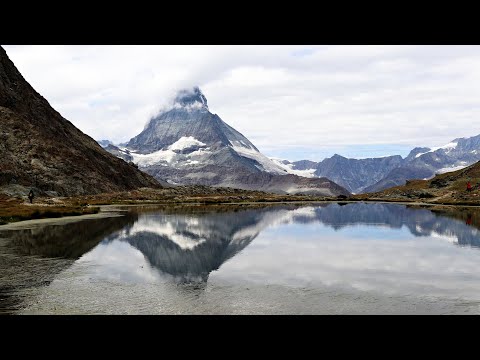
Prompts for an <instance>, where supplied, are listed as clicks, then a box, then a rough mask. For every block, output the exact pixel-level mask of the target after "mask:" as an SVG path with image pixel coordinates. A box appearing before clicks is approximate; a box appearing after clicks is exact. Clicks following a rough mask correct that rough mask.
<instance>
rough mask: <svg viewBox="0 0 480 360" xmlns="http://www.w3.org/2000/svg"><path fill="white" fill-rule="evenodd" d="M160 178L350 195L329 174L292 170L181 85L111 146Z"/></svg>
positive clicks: (202, 97) (197, 93) (197, 91)
mask: <svg viewBox="0 0 480 360" xmlns="http://www.w3.org/2000/svg"><path fill="white" fill-rule="evenodd" d="M106 150H108V151H110V152H111V153H112V154H114V155H116V156H119V157H122V158H123V159H125V160H126V161H133V163H135V164H137V165H138V166H139V168H140V169H141V170H143V171H145V172H147V173H148V174H150V175H152V176H154V177H155V178H157V179H159V180H166V181H168V182H169V183H172V184H182V185H190V184H200V185H209V186H224V187H234V188H239V189H245V190H263V191H269V192H276V193H291V194H315V195H323V196H337V195H348V194H349V193H348V191H347V190H345V189H344V188H342V187H341V186H338V185H337V184H335V183H333V182H331V181H330V180H328V179H326V178H306V177H302V176H297V175H295V174H291V175H288V171H287V169H288V167H286V165H285V164H279V163H278V162H275V161H273V160H271V159H269V158H268V157H266V156H265V155H263V154H262V153H261V152H260V151H259V150H258V149H257V148H256V147H255V145H253V144H252V142H250V141H249V140H248V139H247V138H246V137H245V136H244V135H243V134H241V133H240V132H238V131H237V130H235V129H234V128H232V127H231V126H229V125H228V124H227V123H225V122H224V121H223V120H222V119H221V118H220V117H219V116H218V115H217V114H212V113H211V112H210V110H209V107H208V102H207V99H206V97H205V95H204V94H203V93H202V92H201V90H200V89H199V88H198V87H194V88H193V89H188V90H181V91H179V92H178V93H177V94H176V97H175V98H174V100H173V102H172V104H171V105H170V106H169V107H168V108H165V109H163V110H162V111H161V112H160V113H159V114H158V115H157V116H155V117H153V118H152V119H151V120H150V121H149V122H148V124H147V125H146V127H145V129H144V130H143V131H142V132H141V133H140V134H138V135H137V136H135V137H134V138H132V139H131V140H130V141H129V142H128V143H127V144H126V146H120V145H119V146H118V147H111V146H109V147H107V148H106Z"/></svg>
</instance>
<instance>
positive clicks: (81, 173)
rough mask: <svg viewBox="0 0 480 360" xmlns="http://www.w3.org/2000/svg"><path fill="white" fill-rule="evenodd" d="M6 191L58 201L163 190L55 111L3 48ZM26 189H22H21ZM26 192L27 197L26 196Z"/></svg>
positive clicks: (1, 179)
mask: <svg viewBox="0 0 480 360" xmlns="http://www.w3.org/2000/svg"><path fill="white" fill-rule="evenodd" d="M0 159H1V160H0V187H2V188H3V187H5V186H6V187H10V188H11V187H12V186H13V187H15V188H16V189H17V190H18V191H19V192H20V193H22V192H23V194H25V195H26V193H28V191H29V190H30V189H31V188H34V189H35V191H37V192H43V193H47V194H49V195H52V196H59V195H62V196H70V195H79V194H95V193H101V192H112V191H124V190H131V189H135V188H139V187H161V186H160V184H159V183H158V182H157V181H156V180H155V179H153V178H152V177H151V176H149V175H147V174H145V173H143V172H141V171H139V170H138V169H137V168H136V167H135V166H131V165H128V164H127V163H125V162H124V161H121V160H119V159H118V158H116V157H115V156H112V155H111V154H109V153H108V152H107V151H105V150H104V149H102V148H101V147H100V146H99V145H98V144H97V142H96V141H95V140H93V139H92V138H91V137H89V136H87V135H85V134H84V133H83V132H81V131H80V130H79V129H77V128H76V127H75V126H74V125H73V124H72V123H71V122H70V121H68V120H67V119H65V118H63V117H62V115H60V114H59V113H58V112H57V111H55V109H53V108H52V107H51V106H50V104H49V103H48V101H47V100H45V99H44V98H43V97H42V96H41V95H40V94H39V93H37V92H36V91H35V89H33V88H32V87H31V86H30V84H29V83H28V82H27V81H26V80H25V79H24V78H23V76H22V75H21V74H20V72H19V71H18V70H17V68H16V67H15V65H14V64H13V62H12V61H11V60H10V59H9V58H8V56H7V54H6V52H5V50H4V49H3V48H2V47H0ZM19 189H21V190H19ZM25 192H26V193H25Z"/></svg>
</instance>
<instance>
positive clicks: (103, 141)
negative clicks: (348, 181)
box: [97, 140, 113, 148]
mask: <svg viewBox="0 0 480 360" xmlns="http://www.w3.org/2000/svg"><path fill="white" fill-rule="evenodd" d="M97 142H98V144H99V145H100V146H101V147H103V148H106V147H107V146H108V145H113V143H112V142H111V141H110V140H97Z"/></svg>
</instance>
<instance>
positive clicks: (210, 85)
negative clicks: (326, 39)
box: [5, 45, 480, 160]
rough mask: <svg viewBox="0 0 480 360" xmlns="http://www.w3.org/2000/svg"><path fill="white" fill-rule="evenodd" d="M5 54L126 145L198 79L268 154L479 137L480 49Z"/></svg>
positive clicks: (65, 111)
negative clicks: (298, 148) (166, 104)
mask: <svg viewBox="0 0 480 360" xmlns="http://www.w3.org/2000/svg"><path fill="white" fill-rule="evenodd" d="M5 49H6V51H7V53H8V55H9V57H10V58H11V59H12V60H13V61H14V63H15V64H16V66H17V67H18V69H19V70H20V72H21V73H22V74H23V75H24V77H25V78H26V79H27V81H29V82H30V83H31V85H32V86H33V87H34V88H35V89H36V90H37V91H39V92H40V93H41V94H42V95H43V96H44V97H45V98H47V100H49V102H50V103H51V104H52V105H53V106H54V107H55V108H56V109H57V110H58V111H60V113H62V115H63V116H65V117H66V118H67V119H69V120H70V121H72V122H73V123H74V124H75V125H76V126H77V127H79V128H80V129H81V130H82V131H84V132H86V133H87V134H88V135H90V136H92V137H93V138H96V139H112V140H114V141H115V142H121V141H126V140H129V139H130V138H131V137H133V136H135V135H137V134H138V133H139V132H140V131H141V130H142V129H143V127H144V125H145V123H146V122H147V121H148V119H149V117H151V116H152V115H153V114H155V112H156V111H158V109H160V108H161V107H162V106H163V105H165V103H166V102H167V101H168V100H170V99H171V97H172V96H173V93H174V91H175V90H176V89H179V88H182V87H190V86H193V85H199V86H200V87H201V89H202V91H203V92H204V93H205V96H206V97H207V99H208V105H209V107H210V110H211V111H212V112H214V113H217V114H218V115H219V116H220V117H221V118H222V119H223V120H224V121H226V122H227V123H228V124H230V125H232V126H233V127H234V128H236V129H237V130H238V131H240V132H241V133H243V134H244V135H245V136H247V137H248V138H249V139H251V140H252V142H253V143H254V144H255V145H256V146H257V147H258V148H259V149H260V150H261V151H263V152H265V153H266V154H267V155H270V154H272V155H274V154H275V152H278V151H280V150H281V151H282V153H284V154H285V153H288V149H292V152H293V149H295V148H296V147H298V145H299V144H301V145H302V147H303V148H309V149H311V153H315V152H317V151H320V150H322V151H323V150H324V149H325V147H331V148H334V147H336V148H338V147H339V146H345V145H359V146H360V145H372V144H373V145H375V144H377V145H378V146H382V144H403V145H409V146H412V147H414V146H429V147H434V146H440V145H442V144H445V143H448V142H449V141H450V140H452V139H454V138H456V137H465V136H473V135H477V134H479V133H480V122H479V121H478V118H479V115H480V106H478V105H477V102H478V99H479V98H480V47H478V46H264V45H262V46H163V45H162V46H113V45H112V46H5ZM359 155H361V154H359ZM296 156H300V157H301V156H302V155H301V154H298V153H296ZM314 160H320V159H314Z"/></svg>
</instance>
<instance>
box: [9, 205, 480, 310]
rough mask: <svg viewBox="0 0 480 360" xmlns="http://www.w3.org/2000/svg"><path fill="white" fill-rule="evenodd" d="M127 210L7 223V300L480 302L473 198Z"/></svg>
mask: <svg viewBox="0 0 480 360" xmlns="http://www.w3.org/2000/svg"><path fill="white" fill-rule="evenodd" d="M119 210H120V211H114V212H112V215H114V216H113V217H104V218H100V219H86V220H78V219H77V220H75V221H72V222H65V221H62V220H61V219H59V220H57V221H56V222H54V223H51V224H48V225H44V224H43V225H42V224H37V225H28V226H27V228H23V229H16V230H2V227H0V313H3V314H478V313H480V271H479V270H480V232H479V230H478V226H479V221H480V214H479V211H478V210H475V209H473V208H470V209H468V208H464V209H453V208H452V209H449V210H446V211H441V212H440V211H431V210H430V209H429V208H426V207H425V208H412V207H407V206H405V205H399V204H385V203H343V204H336V203H325V204H316V205H311V204H310V205H293V204H288V205H286V204H283V205H275V206H233V205H231V206H190V207H176V208H172V207H124V208H119ZM4 229H5V227H4Z"/></svg>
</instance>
